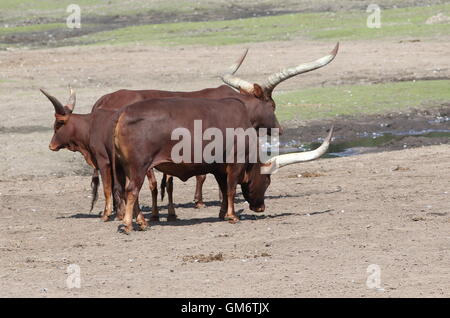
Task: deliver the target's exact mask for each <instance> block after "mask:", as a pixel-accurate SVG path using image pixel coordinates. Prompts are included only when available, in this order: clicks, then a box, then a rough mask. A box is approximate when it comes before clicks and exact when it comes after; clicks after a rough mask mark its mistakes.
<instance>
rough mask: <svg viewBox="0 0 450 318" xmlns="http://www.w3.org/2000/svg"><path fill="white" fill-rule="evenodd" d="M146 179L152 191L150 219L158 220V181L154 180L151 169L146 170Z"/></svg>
mask: <svg viewBox="0 0 450 318" xmlns="http://www.w3.org/2000/svg"><path fill="white" fill-rule="evenodd" d="M147 179H148V184H149V187H150V191H151V193H152V216H151V217H150V220H151V221H153V222H159V211H158V183H157V182H156V177H155V174H154V173H153V169H149V170H148V171H147Z"/></svg>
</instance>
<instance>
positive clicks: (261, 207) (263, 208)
mask: <svg viewBox="0 0 450 318" xmlns="http://www.w3.org/2000/svg"><path fill="white" fill-rule="evenodd" d="M265 209H266V206H265V205H264V204H263V205H261V206H258V207H254V206H250V210H252V211H253V212H258V213H261V212H264V210H265Z"/></svg>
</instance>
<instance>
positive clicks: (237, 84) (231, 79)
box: [220, 49, 253, 92]
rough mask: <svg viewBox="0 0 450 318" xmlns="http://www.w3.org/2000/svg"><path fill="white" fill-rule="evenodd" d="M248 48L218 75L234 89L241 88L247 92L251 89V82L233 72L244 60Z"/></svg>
mask: <svg viewBox="0 0 450 318" xmlns="http://www.w3.org/2000/svg"><path fill="white" fill-rule="evenodd" d="M247 52H248V49H246V50H245V52H244V54H242V56H241V57H240V58H239V59H238V60H237V61H236V62H235V63H234V64H233V65H231V66H230V67H229V69H228V71H226V72H225V73H224V74H222V75H221V76H220V78H221V79H222V81H223V82H224V83H225V84H227V85H229V86H231V87H234V88H236V89H238V90H239V89H243V90H245V91H247V92H252V91H253V84H251V83H250V82H247V81H246V80H243V79H241V78H239V77H237V76H234V73H236V71H237V70H238V68H239V67H240V66H241V64H242V62H243V61H244V59H245V57H246V56H247Z"/></svg>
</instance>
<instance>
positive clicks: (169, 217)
mask: <svg viewBox="0 0 450 318" xmlns="http://www.w3.org/2000/svg"><path fill="white" fill-rule="evenodd" d="M177 220H178V218H177V216H176V215H171V214H169V216H168V217H167V222H175V221H177Z"/></svg>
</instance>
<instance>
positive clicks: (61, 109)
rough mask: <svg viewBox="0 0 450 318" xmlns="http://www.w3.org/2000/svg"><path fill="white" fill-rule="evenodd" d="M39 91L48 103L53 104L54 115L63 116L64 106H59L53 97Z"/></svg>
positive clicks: (59, 103)
mask: <svg viewBox="0 0 450 318" xmlns="http://www.w3.org/2000/svg"><path fill="white" fill-rule="evenodd" d="M40 91H41V92H42V94H44V95H45V96H46V97H47V98H48V99H49V100H50V102H51V103H52V104H53V107H55V113H57V114H59V115H65V114H66V111H65V110H64V106H63V105H62V104H61V102H60V101H59V100H58V99H57V98H56V97H54V96H52V95H50V94H49V93H47V92H46V91H45V90H44V89H42V88H41V89H40Z"/></svg>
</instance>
